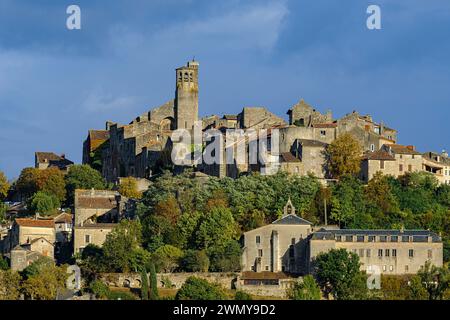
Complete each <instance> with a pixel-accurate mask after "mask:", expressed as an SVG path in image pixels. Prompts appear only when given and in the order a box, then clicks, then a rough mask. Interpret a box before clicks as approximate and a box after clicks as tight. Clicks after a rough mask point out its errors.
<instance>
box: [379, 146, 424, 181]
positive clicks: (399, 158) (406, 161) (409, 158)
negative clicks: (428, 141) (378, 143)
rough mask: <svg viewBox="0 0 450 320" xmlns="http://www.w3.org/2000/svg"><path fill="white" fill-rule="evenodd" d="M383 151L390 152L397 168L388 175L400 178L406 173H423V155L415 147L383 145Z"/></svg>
mask: <svg viewBox="0 0 450 320" xmlns="http://www.w3.org/2000/svg"><path fill="white" fill-rule="evenodd" d="M381 150H383V151H386V152H388V153H389V154H390V155H391V156H393V157H394V158H395V161H396V164H397V167H396V168H395V170H393V171H391V172H386V174H390V175H393V176H394V177H398V176H401V175H404V174H405V173H406V172H418V171H422V162H423V161H422V154H421V153H420V152H417V151H416V148H415V147H414V146H403V145H399V144H388V145H383V146H382V147H381Z"/></svg>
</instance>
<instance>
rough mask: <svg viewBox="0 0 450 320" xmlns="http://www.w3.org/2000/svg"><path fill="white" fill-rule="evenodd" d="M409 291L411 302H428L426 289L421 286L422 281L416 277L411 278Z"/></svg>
mask: <svg viewBox="0 0 450 320" xmlns="http://www.w3.org/2000/svg"><path fill="white" fill-rule="evenodd" d="M409 290H410V299H411V300H428V298H429V295H428V292H427V289H426V288H425V287H424V286H423V284H422V279H421V278H420V276H418V275H415V276H413V277H412V278H411V281H410V282H409Z"/></svg>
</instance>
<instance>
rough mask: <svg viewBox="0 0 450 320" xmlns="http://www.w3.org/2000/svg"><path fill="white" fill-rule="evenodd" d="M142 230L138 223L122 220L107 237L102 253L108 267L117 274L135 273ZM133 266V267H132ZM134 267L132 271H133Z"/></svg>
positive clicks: (139, 254) (140, 253) (140, 254)
mask: <svg viewBox="0 0 450 320" xmlns="http://www.w3.org/2000/svg"><path fill="white" fill-rule="evenodd" d="M141 237H142V229H141V225H140V223H139V221H131V220H122V221H121V222H120V223H119V225H118V226H116V227H115V228H114V229H113V230H112V231H111V232H110V233H109V234H108V235H107V236H106V240H105V243H104V244H103V253H104V257H105V259H106V261H107V262H108V264H109V267H110V268H111V269H112V270H114V271H117V272H129V271H136V267H137V266H136V261H139V259H136V257H137V256H140V257H142V256H143V255H142V251H140V252H139V253H138V254H137V253H136V250H139V248H140V245H141ZM133 264H134V265H133ZM133 267H134V270H133Z"/></svg>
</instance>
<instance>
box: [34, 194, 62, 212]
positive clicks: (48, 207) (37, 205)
mask: <svg viewBox="0 0 450 320" xmlns="http://www.w3.org/2000/svg"><path fill="white" fill-rule="evenodd" d="M60 205H61V204H60V202H59V200H58V198H57V197H56V196H55V195H53V194H48V193H46V192H44V191H38V192H36V193H35V194H34V195H33V197H31V198H30V200H29V204H28V208H29V209H30V210H31V211H32V212H34V213H39V214H41V215H44V216H45V215H51V214H54V213H56V211H57V208H59V206H60Z"/></svg>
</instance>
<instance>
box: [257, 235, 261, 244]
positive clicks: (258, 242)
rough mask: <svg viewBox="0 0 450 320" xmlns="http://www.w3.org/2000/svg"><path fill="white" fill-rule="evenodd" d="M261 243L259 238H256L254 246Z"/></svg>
mask: <svg viewBox="0 0 450 320" xmlns="http://www.w3.org/2000/svg"><path fill="white" fill-rule="evenodd" d="M260 243H261V237H260V236H256V244H260Z"/></svg>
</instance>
